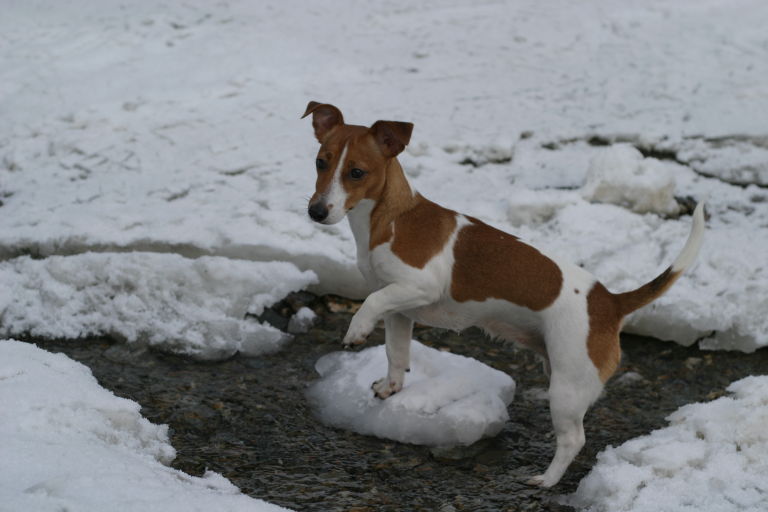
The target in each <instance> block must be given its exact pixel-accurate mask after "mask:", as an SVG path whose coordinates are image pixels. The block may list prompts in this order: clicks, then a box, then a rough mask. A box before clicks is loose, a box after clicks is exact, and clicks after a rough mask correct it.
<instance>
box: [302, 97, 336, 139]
mask: <svg viewBox="0 0 768 512" xmlns="http://www.w3.org/2000/svg"><path fill="white" fill-rule="evenodd" d="M309 114H312V127H313V128H314V129H315V137H316V138H317V140H318V142H323V139H325V136H326V135H328V133H329V132H330V131H331V130H333V129H334V128H336V127H337V126H339V125H342V124H344V116H342V115H341V110H339V109H337V108H336V107H334V106H333V105H330V104H328V103H318V102H316V101H310V102H309V104H308V105H307V110H306V111H305V112H304V115H303V116H301V118H302V119H304V118H305V117H307V116H308V115H309Z"/></svg>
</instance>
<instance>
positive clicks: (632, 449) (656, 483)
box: [570, 376, 768, 512]
mask: <svg viewBox="0 0 768 512" xmlns="http://www.w3.org/2000/svg"><path fill="white" fill-rule="evenodd" d="M728 391H730V392H731V393H732V394H733V396H732V397H723V398H719V399H717V400H715V401H713V402H709V403H698V404H691V405H686V406H683V407H681V408H680V409H679V410H678V411H676V412H675V413H673V414H672V415H670V416H669V418H668V419H669V421H670V422H671V425H670V426H669V427H666V428H663V429H660V430H656V431H654V432H652V433H651V434H649V435H647V436H643V437H639V438H637V439H633V440H631V441H627V442H626V443H624V444H623V445H621V446H619V447H618V448H612V447H611V448H608V449H607V450H605V451H603V452H602V453H600V454H599V455H598V456H597V464H596V465H595V467H594V468H593V469H592V471H591V472H590V473H589V474H588V475H587V476H586V477H585V478H584V479H583V480H582V481H581V483H580V484H579V488H578V489H577V491H576V493H575V494H574V495H573V496H572V497H571V498H570V500H571V502H572V504H573V505H575V506H580V507H586V508H587V510H589V511H593V512H597V511H610V512H658V511H664V512H678V511H679V512H683V511H692V510H696V511H699V512H720V511H728V512H735V511H753V512H758V511H764V510H767V509H768V429H766V425H768V377H765V376H761V377H747V378H745V379H742V380H740V381H737V382H734V383H733V384H731V385H730V386H729V387H728Z"/></svg>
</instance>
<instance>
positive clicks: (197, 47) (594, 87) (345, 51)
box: [0, 0, 768, 351]
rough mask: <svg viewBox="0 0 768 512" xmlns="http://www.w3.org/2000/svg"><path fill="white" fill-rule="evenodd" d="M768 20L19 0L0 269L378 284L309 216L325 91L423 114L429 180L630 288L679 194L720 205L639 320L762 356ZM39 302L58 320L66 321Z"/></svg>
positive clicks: (711, 0) (468, 7)
mask: <svg viewBox="0 0 768 512" xmlns="http://www.w3.org/2000/svg"><path fill="white" fill-rule="evenodd" d="M766 26H768V6H766V3H765V2H764V0H737V1H733V2H725V1H717V0H703V1H702V0H681V1H676V2H668V1H666V0H649V1H647V2H640V3H622V4H616V5H613V4H611V5H610V6H608V5H607V4H606V3H605V2H602V1H599V0H592V1H588V2H578V3H575V2H568V1H564V0H555V1H553V2H539V1H538V0H524V1H519V2H511V3H510V2H485V1H483V2H477V1H475V0H457V1H452V2H448V3H446V2H443V1H437V0H430V1H426V2H411V1H408V0H393V1H391V2H384V3H365V2H364V3H360V2H354V1H352V0H336V1H333V2H324V3H323V4H322V5H321V4H317V5H308V4H307V3H306V2H300V1H298V0H267V1H261V2H248V1H244V0H233V1H231V2H227V3H226V4H218V3H211V2H207V1H202V0H192V1H188V2H183V3H176V2H170V3H158V2H149V1H137V2H131V4H130V8H128V7H126V6H125V5H123V4H122V3H120V2H118V1H117V0H106V1H101V2H97V3H94V2H88V1H86V0H75V1H74V2H67V3H66V5H65V4H63V3H62V4H58V3H53V4H52V3H51V2H42V1H35V0H30V1H20V0H11V1H10V2H6V5H4V8H3V15H2V16H0V34H2V44H0V63H2V65H0V84H1V85H0V117H1V118H2V119H3V122H2V123H0V258H11V257H16V256H19V255H23V254H31V255H33V256H49V255H69V254H73V253H82V252H85V251H99V252H109V251H115V250H121V251H123V250H135V251H153V252H175V253H179V254H182V255H184V256H186V257H197V256H200V255H213V256H222V257H230V258H238V259H242V260H268V261H272V260H284V261H290V262H292V263H293V264H295V265H296V266H298V267H299V268H300V269H303V270H307V269H311V270H313V271H315V272H316V273H317V275H318V277H319V283H318V284H317V285H315V287H314V289H315V290H317V291H321V292H334V293H338V294H342V295H347V296H357V297H361V296H363V295H364V293H365V289H364V287H363V282H362V279H361V277H360V275H359V273H358V272H357V270H356V268H355V263H354V260H355V245H354V242H353V241H352V238H351V234H350V230H349V228H348V226H347V225H346V223H342V224H339V225H336V226H319V225H317V224H314V223H311V222H310V221H308V219H307V215H306V198H307V197H308V196H309V195H311V194H312V192H313V188H314V179H315V177H314V174H315V173H314V166H313V161H314V157H315V152H316V151H317V143H316V141H315V140H314V137H313V135H312V130H311V126H310V122H309V121H308V120H306V119H305V120H299V116H300V115H301V113H302V112H303V111H304V108H305V106H306V104H307V102H308V101H309V100H319V101H329V102H332V103H336V104H337V105H338V106H339V107H340V108H341V109H342V111H343V112H344V114H345V118H346V119H347V120H348V121H349V122H351V123H363V124H371V123H373V122H374V121H376V120H377V119H395V120H403V121H412V122H414V123H415V131H414V136H413V138H412V141H411V144H410V146H409V148H408V150H407V151H406V153H405V154H403V155H402V157H401V161H402V163H403V165H404V167H405V170H406V173H407V174H408V176H409V177H410V178H411V180H412V182H413V184H414V185H415V187H416V188H418V190H419V191H420V192H421V193H423V194H424V195H425V196H426V197H428V198H430V199H432V200H435V201H437V202H439V203H441V204H444V205H446V206H448V207H450V208H454V209H457V210H459V211H462V212H464V213H467V214H470V215H474V216H477V217H480V218H482V219H483V220H485V221H487V222H490V223H492V224H494V225H496V226H498V227H500V228H502V229H506V230H509V231H511V232H512V233H514V234H516V235H519V236H521V237H522V238H524V239H526V240H528V241H530V242H532V243H534V244H535V245H538V246H540V247H541V248H542V249H545V250H555V251H556V252H558V253H561V254H566V255H569V256H570V258H571V259H572V260H575V262H576V263H578V264H580V265H583V266H584V267H585V268H586V269H588V270H590V271H591V272H593V273H594V274H595V275H597V276H598V277H599V278H600V279H601V280H602V281H603V282H604V283H605V284H606V285H607V286H608V287H609V289H611V290H615V291H625V290H628V289H631V288H633V287H636V286H638V285H640V284H642V283H643V282H645V281H647V280H649V279H651V278H652V277H654V276H655V275H656V274H657V273H658V272H659V271H660V270H661V269H663V268H665V267H666V266H667V265H668V264H669V263H670V262H671V260H672V259H673V257H674V253H675V251H676V250H677V249H678V248H679V247H680V246H682V243H683V240H684V238H685V236H686V234H687V230H688V225H689V217H688V216H687V215H683V216H682V217H679V218H678V217H677V212H676V208H675V206H676V205H675V204H673V202H672V199H670V198H671V197H682V198H686V197H690V198H692V199H693V200H694V201H700V200H705V201H706V202H707V205H708V213H709V214H710V218H709V220H708V231H707V235H706V241H705V245H704V248H703V250H702V254H701V256H700V258H699V260H698V264H697V266H695V267H694V268H692V269H691V271H690V272H689V273H688V274H687V275H685V276H684V277H683V278H682V279H680V280H679V281H678V283H677V284H676V285H675V286H674V287H673V288H672V290H671V291H670V292H669V293H668V294H667V295H665V297H664V298H663V299H661V300H660V301H658V302H656V303H655V304H654V305H653V306H651V307H648V308H645V309H644V310H642V311H641V312H639V313H638V314H636V315H635V316H633V317H632V318H630V319H629V321H628V324H627V326H628V328H629V329H632V330H634V331H636V332H639V333H643V334H649V335H653V336H657V337H660V338H663V339H672V340H675V341H677V342H680V343H684V344H690V343H693V342H694V341H695V340H697V339H699V338H706V341H705V346H706V347H710V348H734V349H740V350H746V351H750V350H754V349H756V348H757V347H760V346H763V345H765V344H766V343H768V338H766V336H765V332H767V331H768V323H767V322H768V316H766V315H765V314H764V312H765V311H766V310H767V309H768V304H766V300H768V272H767V271H766V266H765V261H764V258H763V257H761V255H765V254H768V237H766V236H764V232H765V226H766V225H768V191H766V189H765V188H764V186H765V185H766V183H768V167H766V161H767V160H766V155H768V138H767V137H768V130H767V129H766V124H765V119H768V59H765V58H764V56H765V53H766V48H767V47H768V32H766V30H765V27H766ZM318 27H322V30H318ZM595 141H597V142H595ZM597 143H599V144H608V145H609V147H599V146H597V145H595V144H597ZM613 143H621V144H629V145H631V146H634V147H636V148H639V149H641V150H643V151H645V153H644V154H645V155H646V156H645V157H644V158H640V156H639V155H638V154H637V152H636V151H634V150H632V149H631V148H628V147H625V148H624V149H619V150H618V151H613V149H614V148H611V147H610V145H611V144H613ZM603 152H608V153H607V155H608V156H601V155H602V154H603ZM665 155H666V157H665ZM653 156H658V157H665V159H664V160H657V159H656V158H653ZM596 158H597V160H595V159H596ZM734 183H735V185H734ZM29 314H30V316H29V317H28V318H26V319H25V318H19V319H18V321H19V322H26V323H27V324H28V325H29V326H30V327H34V328H37V329H41V330H45V329H46V328H47V327H46V326H45V325H42V324H40V325H33V324H35V323H37V322H38V321H42V320H43V319H44V318H50V316H51V315H52V314H51V315H45V316H41V315H39V311H38V310H37V309H35V308H32V309H30V312H29ZM109 327H110V326H109V325H104V326H103V328H104V329H107V328H109Z"/></svg>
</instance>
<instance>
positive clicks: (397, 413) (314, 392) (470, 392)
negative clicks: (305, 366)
mask: <svg viewBox="0 0 768 512" xmlns="http://www.w3.org/2000/svg"><path fill="white" fill-rule="evenodd" d="M315 368H316V369H317V372H318V373H319V374H320V379H319V380H318V381H316V382H315V383H313V384H312V386H311V387H310V388H309V390H308V391H307V396H308V398H309V400H310V401H311V402H312V404H313V406H314V408H315V411H316V413H317V415H318V417H319V418H320V420H321V421H323V422H324V423H326V424H328V425H331V426H334V427H339V428H345V429H349V430H352V431H355V432H358V433H360V434H368V435H373V436H377V437H382V438H385V439H393V440H396V441H400V442H403V443H413V444H424V445H429V446H455V445H469V444H472V443H474V442H475V441H477V440H479V439H481V438H482V437H486V436H494V435H496V434H497V433H499V431H501V429H502V428H503V426H504V423H505V422H506V421H507V420H508V419H509V415H508V413H507V405H509V404H510V403H511V402H512V399H513V398H514V394H515V382H514V381H513V380H512V378H511V377H510V376H509V375H507V374H505V373H503V372H500V371H498V370H494V369H493V368H490V367H489V366H487V365H485V364H483V363H481V362H479V361H477V360H475V359H471V358H468V357H464V356H460V355H456V354H451V353H450V352H443V351H440V350H436V349H434V348H430V347H427V346H425V345H423V344H421V343H419V342H417V341H413V342H412V343H411V371H410V372H408V373H406V377H405V386H404V387H403V389H402V390H401V391H400V392H398V393H396V394H394V395H392V396H391V397H389V398H387V399H386V400H380V399H378V398H375V397H374V396H373V391H371V384H372V383H373V382H374V381H375V380H377V379H379V378H380V377H382V376H384V375H386V372H387V356H386V353H385V349H384V346H383V345H379V346H376V347H371V348H367V349H365V350H362V351H360V352H335V353H332V354H328V355H326V356H323V357H322V358H320V360H319V361H318V362H317V364H316V365H315Z"/></svg>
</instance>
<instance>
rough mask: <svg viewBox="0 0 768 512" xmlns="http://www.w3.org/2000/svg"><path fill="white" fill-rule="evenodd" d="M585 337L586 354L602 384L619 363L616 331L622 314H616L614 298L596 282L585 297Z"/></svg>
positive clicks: (616, 307) (618, 345)
mask: <svg viewBox="0 0 768 512" xmlns="http://www.w3.org/2000/svg"><path fill="white" fill-rule="evenodd" d="M587 314H588V315H589V335H588V336H587V351H588V353H589V358H590V359H591V360H592V364H594V365H595V368H597V373H598V375H599V376H600V380H601V381H603V383H605V381H607V380H608V379H609V378H610V377H611V375H613V372H615V371H616V368H618V366H619V362H620V361H621V346H620V344H619V331H620V329H621V319H622V317H623V315H622V314H621V312H620V311H619V305H618V302H617V300H616V296H615V295H613V294H612V293H611V292H609V291H608V290H607V289H606V288H605V286H603V285H602V284H600V283H599V282H596V283H595V285H594V286H593V287H592V290H590V292H589V295H587Z"/></svg>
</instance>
